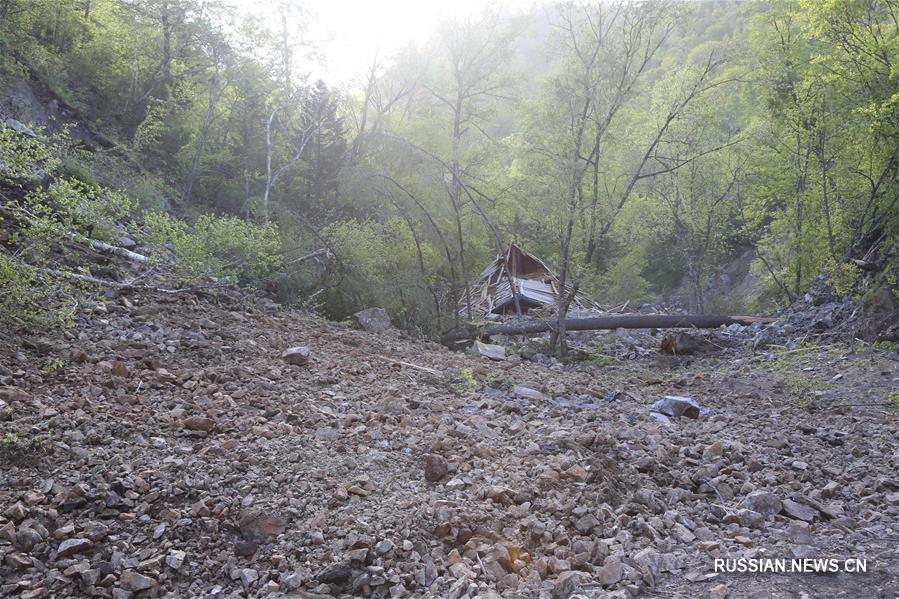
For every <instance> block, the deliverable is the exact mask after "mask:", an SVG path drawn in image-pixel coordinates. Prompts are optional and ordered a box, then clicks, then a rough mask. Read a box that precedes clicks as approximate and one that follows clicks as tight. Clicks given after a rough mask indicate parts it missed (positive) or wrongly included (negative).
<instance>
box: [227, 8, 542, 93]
mask: <svg viewBox="0 0 899 599" xmlns="http://www.w3.org/2000/svg"><path fill="white" fill-rule="evenodd" d="M238 1H239V2H240V3H241V4H243V6H244V7H246V8H247V9H249V10H253V9H254V8H255V9H256V10H258V4H259V2H255V1H254V0H238ZM534 3H535V0H504V1H502V2H495V1H494V2H491V1H489V0H445V1H443V2H434V1H432V0H372V1H366V0H307V2H305V3H301V4H305V6H306V7H307V8H308V9H310V11H311V12H312V13H313V14H314V21H313V22H312V23H311V24H310V26H309V29H308V32H307V37H308V39H310V40H311V41H312V42H314V43H315V44H316V45H317V46H318V49H319V52H320V53H321V55H322V56H323V61H324V64H320V65H315V64H310V65H308V69H303V70H308V71H309V72H311V74H312V76H313V78H322V79H324V80H325V81H327V82H328V83H330V84H337V85H340V84H350V85H352V84H353V83H356V84H359V83H361V81H362V79H363V78H364V77H365V74H366V72H367V70H368V68H369V67H370V66H371V63H372V61H373V60H374V58H375V55H376V54H377V56H378V58H379V59H380V60H381V61H386V60H389V58H390V56H391V55H392V54H393V53H394V52H395V51H396V50H397V49H399V48H400V47H402V46H405V45H407V44H409V43H414V44H421V43H422V42H424V41H425V40H426V39H427V38H428V36H429V35H431V33H433V31H434V29H435V27H436V26H437V24H438V23H440V21H442V20H444V19H450V18H457V17H458V18H464V17H465V16H468V15H471V14H475V13H477V12H478V11H479V10H481V9H483V8H485V7H487V6H503V7H514V8H521V7H527V6H530V5H532V4H534Z"/></svg>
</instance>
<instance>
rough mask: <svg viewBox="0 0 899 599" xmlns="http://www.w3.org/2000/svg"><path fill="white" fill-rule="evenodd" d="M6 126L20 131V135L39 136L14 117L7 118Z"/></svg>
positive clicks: (17, 131)
mask: <svg viewBox="0 0 899 599" xmlns="http://www.w3.org/2000/svg"><path fill="white" fill-rule="evenodd" d="M6 126H7V127H9V128H10V129H12V130H13V131H15V132H16V133H18V134H19V135H26V136H28V137H37V134H36V133H35V132H34V131H32V130H31V129H29V128H28V127H26V126H25V124H24V123H21V122H19V121H17V120H16V119H13V118H8V119H6Z"/></svg>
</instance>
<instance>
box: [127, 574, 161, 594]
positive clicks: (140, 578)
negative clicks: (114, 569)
mask: <svg viewBox="0 0 899 599" xmlns="http://www.w3.org/2000/svg"><path fill="white" fill-rule="evenodd" d="M119 582H121V584H122V588H123V589H125V590H126V591H135V592H136V591H146V590H147V589H152V588H154V587H156V581H155V580H153V579H152V578H150V577H149V576H144V575H143V574H140V573H138V572H135V571H134V570H126V571H125V572H123V573H122V577H121V578H120V579H119Z"/></svg>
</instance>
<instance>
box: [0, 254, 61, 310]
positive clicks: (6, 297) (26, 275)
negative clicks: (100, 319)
mask: <svg viewBox="0 0 899 599" xmlns="http://www.w3.org/2000/svg"><path fill="white" fill-rule="evenodd" d="M0 289H2V290H3V293H0V322H2V323H19V324H23V325H36V326H41V327H47V328H68V327H70V326H71V325H72V324H73V323H74V316H75V309H76V307H77V302H76V301H75V299H74V296H73V295H72V293H71V292H72V289H71V287H70V286H69V285H68V284H67V282H66V281H65V280H64V279H62V278H60V277H58V276H54V275H53V274H51V273H48V272H42V271H39V270H38V269H36V268H33V267H31V266H28V265H27V264H23V263H21V262H20V261H18V260H14V259H12V258H10V257H9V256H7V255H6V254H5V253H3V252H0Z"/></svg>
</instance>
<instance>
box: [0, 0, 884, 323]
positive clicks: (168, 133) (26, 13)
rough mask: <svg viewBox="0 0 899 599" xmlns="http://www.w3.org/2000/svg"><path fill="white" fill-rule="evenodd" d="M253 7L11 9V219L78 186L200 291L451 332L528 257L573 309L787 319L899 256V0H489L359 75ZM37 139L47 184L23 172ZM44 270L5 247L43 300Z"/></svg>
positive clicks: (6, 76) (4, 268) (184, 4)
mask: <svg viewBox="0 0 899 599" xmlns="http://www.w3.org/2000/svg"><path fill="white" fill-rule="evenodd" d="M256 4H257V5H258V6H257V7H256V8H255V9H254V10H252V12H250V11H248V10H246V5H245V4H244V3H241V2H224V1H215V2H213V1H204V0H77V1H76V0H0V96H8V97H17V96H16V94H19V96H21V93H20V91H21V85H22V82H23V81H24V82H28V85H29V86H30V88H31V89H33V90H36V92H35V93H36V95H37V96H38V98H40V100H41V102H42V105H41V107H40V109H39V110H33V111H32V113H33V114H37V113H41V116H43V117H44V118H43V119H37V118H35V119H34V120H35V122H25V125H28V126H30V127H31V128H32V129H34V130H35V131H36V132H37V134H36V135H37V136H38V140H39V141H34V142H32V141H29V142H27V144H26V142H23V141H22V139H20V136H17V135H15V134H13V133H12V132H11V131H12V130H11V129H6V130H4V131H5V132H4V133H3V134H2V136H0V155H2V156H3V158H2V162H3V169H4V170H3V172H2V173H0V183H2V186H3V189H4V199H3V203H4V205H6V206H7V213H8V212H9V210H12V208H10V206H12V207H13V208H15V210H19V211H21V210H36V211H37V212H39V211H40V210H39V209H36V208H35V206H56V205H58V204H60V200H59V198H62V197H65V198H67V200H66V202H68V204H65V205H68V206H70V208H71V207H73V206H74V207H75V208H77V207H78V206H95V207H96V212H95V214H97V215H98V216H96V218H97V219H98V221H97V222H98V223H99V224H97V226H94V223H81V224H78V223H76V224H78V226H79V227H81V228H80V229H79V231H80V232H79V235H85V236H88V237H90V236H91V235H93V234H94V232H95V231H96V232H97V234H99V232H100V231H101V229H103V228H104V227H106V229H110V227H112V228H113V229H114V228H115V226H117V225H125V226H127V227H128V230H129V231H133V232H134V233H133V234H134V235H135V236H138V237H140V238H139V241H141V242H142V243H145V244H147V246H153V247H157V248H164V249H165V250H166V251H169V252H175V253H176V254H178V256H179V258H180V264H182V265H183V266H184V268H182V270H181V272H180V273H179V274H178V276H181V277H189V276H200V275H203V276H209V275H216V276H232V277H236V278H239V279H241V280H242V281H243V282H246V283H249V284H254V285H260V286H266V287H267V288H269V289H273V290H275V292H276V293H278V294H279V296H280V298H281V299H282V300H284V301H288V302H297V303H302V304H305V305H308V306H310V307H314V308H316V309H319V310H321V311H323V312H324V313H326V314H327V315H329V316H332V317H336V318H341V317H343V316H345V315H347V314H350V313H352V312H353V311H355V310H358V309H361V308H365V307H369V306H375V305H377V306H382V307H384V308H386V309H388V311H389V312H391V314H392V315H393V316H394V318H395V319H396V320H397V322H399V323H400V324H401V325H403V326H404V327H407V328H410V329H418V330H421V331H423V332H426V333H436V332H439V331H441V330H445V329H446V328H448V327H450V326H453V324H454V321H456V320H457V319H458V313H457V310H456V305H457V303H458V301H459V299H460V298H461V297H462V295H463V294H464V293H465V289H466V286H467V285H468V284H469V283H470V281H471V280H472V279H473V278H475V277H476V276H477V274H478V272H480V271H481V269H482V268H483V267H484V266H485V265H487V264H489V263H490V262H491V261H492V260H493V258H494V257H495V256H496V254H497V253H498V252H500V251H502V249H503V248H504V247H506V246H507V245H508V243H510V242H513V241H514V242H515V243H517V244H520V245H521V246H522V247H525V248H527V249H528V250H529V251H531V252H533V253H534V254H536V255H539V256H540V257H541V258H543V259H544V260H545V261H546V262H547V264H549V265H551V266H552V268H554V269H555V271H556V272H557V273H558V276H559V277H560V279H561V281H562V283H563V285H567V286H568V288H570V289H571V292H570V293H568V294H565V296H564V297H563V298H562V301H561V304H562V305H560V306H559V309H560V310H561V311H562V312H564V311H565V310H567V307H568V302H570V301H571V299H572V297H573V294H574V293H575V292H577V291H579V290H582V291H586V292H588V293H589V294H591V295H592V297H593V298H595V299H596V300H597V301H599V302H600V303H620V302H624V301H626V300H631V301H645V300H650V299H653V300H659V299H667V300H672V301H677V302H679V303H680V304H682V306H683V307H684V308H685V309H687V310H690V311H695V312H708V311H712V310H720V309H739V310H765V309H769V308H773V307H776V306H779V305H785V304H787V303H789V302H791V301H794V300H795V299H797V298H799V297H801V296H802V295H803V294H804V293H805V292H806V291H807V289H808V288H809V287H810V286H811V285H812V284H813V283H814V282H815V281H816V280H817V278H818V277H819V276H820V275H821V273H825V274H826V275H827V276H829V277H830V279H831V280H832V281H834V282H835V283H834V284H835V285H836V286H837V287H840V289H842V290H844V291H845V290H848V289H850V288H851V287H852V285H853V282H854V281H855V280H856V279H857V278H858V277H859V276H860V273H861V268H862V267H861V266H859V264H862V265H863V264H864V263H865V262H866V261H867V260H868V259H870V256H871V255H872V253H875V252H885V253H887V254H888V255H889V252H890V251H892V252H893V254H892V255H893V256H894V259H895V254H896V252H895V248H896V240H897V236H899V216H897V214H899V205H897V202H899V183H897V172H899V2H896V1H895V0H874V1H855V0H827V1H821V0H793V1H775V2H766V1H747V2H670V1H662V2H655V1H650V2H627V1H617V0H610V1H607V2H545V3H539V4H537V5H535V6H533V7H532V8H528V9H518V8H512V7H504V6H503V4H502V3H496V4H486V3H485V4H484V5H483V6H482V7H481V8H480V9H478V10H477V11H475V12H472V13H470V14H467V15H465V16H463V17H460V18H458V19H455V20H447V21H443V22H441V23H440V24H439V26H437V27H436V28H435V29H434V31H433V33H432V35H431V36H430V37H429V38H428V39H427V40H426V41H425V42H423V43H420V44H415V43H409V44H408V45H407V46H404V47H402V48H401V49H399V50H397V51H395V52H392V53H390V54H389V55H386V54H385V55H376V56H375V55H373V56H359V57H358V61H359V64H360V65H367V67H366V68H367V71H366V72H367V75H366V76H365V77H364V78H363V79H362V80H360V81H356V82H350V83H348V82H346V81H329V80H328V78H327V75H322V76H321V77H318V76H316V77H313V76H312V75H311V74H310V73H312V72H317V71H319V69H318V67H316V66H315V65H317V64H319V63H318V62H316V61H317V60H318V59H317V58H316V53H317V52H319V51H320V50H321V48H317V47H315V44H314V43H312V42H310V41H309V40H310V39H314V36H310V32H315V30H316V28H317V27H319V26H320V25H319V24H318V23H317V21H316V19H315V16H314V12H313V5H312V3H308V4H304V3H302V2H290V1H270V2H260V3H256ZM20 108H22V106H20ZM24 108H25V112H28V109H30V107H28V106H25V107H24ZM9 116H12V115H9ZM17 118H19V119H20V120H23V119H22V118H21V117H19V116H17ZM24 120H26V121H27V119H24ZM41 120H43V122H40V121H41ZM63 123H68V125H69V126H68V127H64V126H63V125H62V124H63ZM23 144H25V145H29V147H30V149H29V150H28V151H29V152H38V153H40V152H47V153H49V154H51V155H52V158H53V165H52V169H50V168H48V169H47V170H48V172H51V174H52V175H53V181H52V184H49V185H45V186H44V187H47V189H38V191H37V192H34V191H27V189H30V188H29V185H27V184H24V183H22V179H23V176H25V175H27V174H28V173H27V172H26V171H27V170H28V169H27V168H26V167H22V168H20V169H19V171H17V172H13V166H14V165H13V161H12V160H11V159H10V158H9V156H11V155H12V154H13V153H16V154H20V153H21V152H22V151H23V149H22V148H23V147H24V146H23ZM31 146H35V147H31ZM26 162H27V161H26ZM20 166H21V165H20ZM25 178H26V179H27V177H25ZM16 194H20V195H18V196H17V195H16ZM26 195H27V196H28V197H27V198H26V197H25V196H26ZM73 198H74V199H73ZM75 208H71V210H70V211H69V213H68V214H69V216H68V217H67V218H72V219H75V220H78V219H79V218H83V217H84V211H83V210H81V209H80V208H78V209H75ZM91 209H92V210H93V208H91ZM17 214H22V213H21V212H18V213H17ZM104 219H105V220H104ZM107 221H108V226H107V224H104V223H107ZM37 222H38V221H37V220H35V221H34V222H33V223H32V224H33V225H34V228H32V229H31V231H32V233H33V234H34V235H38V234H39V233H40V232H41V231H46V230H47V229H46V227H44V229H40V227H37V225H36V224H35V223H37ZM73 222H74V221H73ZM101 225H102V226H101ZM141 236H142V237H141ZM113 237H114V236H113V234H112V233H109V234H108V235H107V238H108V240H110V241H112V240H113ZM30 255H33V253H32V254H29V253H27V252H19V253H17V252H14V251H7V250H4V252H3V253H0V278H2V277H5V280H6V281H7V283H6V285H9V286H10V287H9V288H11V289H12V288H13V287H12V282H13V281H16V282H17V284H18V286H17V287H15V288H16V289H19V290H20V292H21V293H22V294H23V297H25V296H27V295H28V291H27V289H28V288H29V285H33V284H34V283H35V280H36V279H35V277H36V276H37V275H36V273H37V272H38V271H36V270H34V269H35V268H39V267H40V265H39V264H37V263H36V262H35V259H33V258H29V257H28V256H30ZM29 260H30V262H29ZM741 268H742V269H744V270H746V269H748V270H749V271H750V272H749V273H748V274H747V273H746V272H742V273H741V274H740V277H745V278H746V279H747V280H752V281H755V283H753V284H752V285H746V286H743V287H740V288H736V287H734V288H730V287H728V288H727V291H728V292H727V293H722V292H720V288H721V287H722V286H724V287H727V285H725V284H723V283H722V281H723V280H724V281H727V280H730V279H732V278H734V277H735V276H736V275H735V274H734V273H735V272H739V271H740V269H741ZM28 269H30V270H28ZM58 283H59V282H58V281H56V282H55V283H54V284H58ZM893 283H894V284H895V281H893ZM8 309H9V310H12V309H14V308H13V307H11V306H10V307H8Z"/></svg>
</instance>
